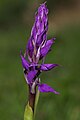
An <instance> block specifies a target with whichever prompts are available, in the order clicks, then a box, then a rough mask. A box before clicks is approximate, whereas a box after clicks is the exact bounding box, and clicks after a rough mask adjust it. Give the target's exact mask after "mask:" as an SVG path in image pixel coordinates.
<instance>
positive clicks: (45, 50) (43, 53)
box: [40, 38, 55, 59]
mask: <svg viewBox="0 0 80 120" xmlns="http://www.w3.org/2000/svg"><path fill="white" fill-rule="evenodd" d="M54 40H55V38H52V39H51V40H48V41H47V42H46V44H45V46H44V47H43V48H42V49H41V56H40V59H42V58H43V57H44V56H46V54H47V53H48V52H49V51H50V49H51V46H52V44H53V43H54Z"/></svg>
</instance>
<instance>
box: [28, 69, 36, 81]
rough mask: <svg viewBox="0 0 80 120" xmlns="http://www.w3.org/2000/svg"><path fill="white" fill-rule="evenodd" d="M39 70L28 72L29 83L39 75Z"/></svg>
mask: <svg viewBox="0 0 80 120" xmlns="http://www.w3.org/2000/svg"><path fill="white" fill-rule="evenodd" d="M37 73H38V71H37V70H32V71H30V72H29V73H28V74H27V80H28V83H31V82H32V81H33V79H34V78H35V76H36V75H37Z"/></svg>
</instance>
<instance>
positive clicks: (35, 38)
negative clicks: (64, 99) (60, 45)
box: [20, 3, 59, 94]
mask: <svg viewBox="0 0 80 120" xmlns="http://www.w3.org/2000/svg"><path fill="white" fill-rule="evenodd" d="M47 31H48V9H47V7H46V3H43V4H41V5H40V7H39V8H38V11H37V13H36V14H35V22H34V25H33V27H32V30H31V36H30V38H29V40H28V44H27V46H26V53H25V56H23V55H22V54H20V56H21V60H22V66H23V68H24V76H25V79H26V82H27V84H28V85H29V86H30V92H31V93H35V88H36V86H38V89H39V91H40V92H53V93H55V94H59V93H58V92H56V91H55V90H54V89H53V88H51V87H50V86H48V85H47V84H42V83H41V82H40V78H39V75H40V74H41V73H42V72H43V71H48V70H51V69H52V68H55V67H56V66H58V64H44V57H45V56H46V55H47V54H48V52H49V51H50V50H51V46H52V45H53V44H54V42H55V38H52V39H50V40H47ZM26 56H27V57H28V60H29V61H27V60H26ZM40 60H42V63H41V64H40V63H39V61H40Z"/></svg>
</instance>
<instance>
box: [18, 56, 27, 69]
mask: <svg viewBox="0 0 80 120" xmlns="http://www.w3.org/2000/svg"><path fill="white" fill-rule="evenodd" d="M20 57H21V61H22V66H23V68H24V69H26V70H28V69H29V63H28V61H27V60H26V59H25V58H24V57H23V56H22V55H21V54H20Z"/></svg>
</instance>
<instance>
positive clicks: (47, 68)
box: [40, 64, 59, 71]
mask: <svg viewBox="0 0 80 120" xmlns="http://www.w3.org/2000/svg"><path fill="white" fill-rule="evenodd" d="M57 66H59V65H58V64H42V65H41V67H40V70H43V71H48V70H51V69H53V68H55V67H57Z"/></svg>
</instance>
